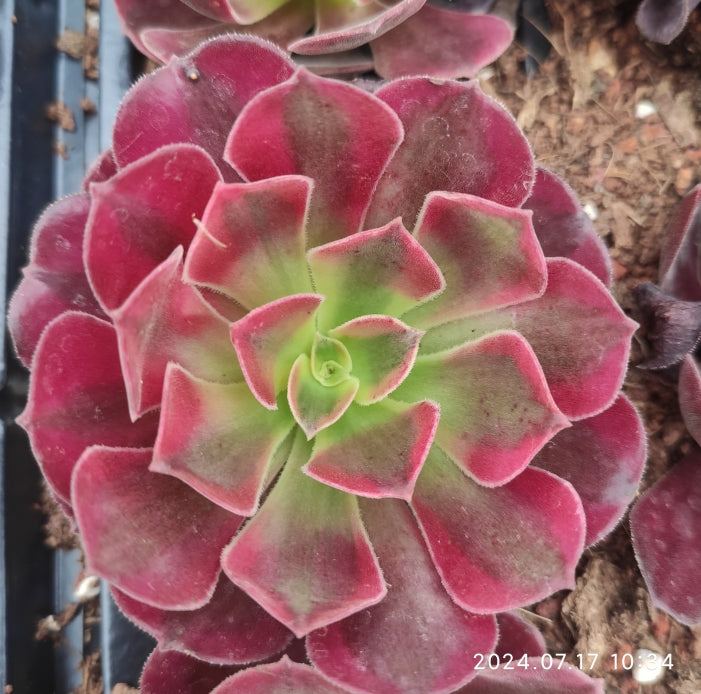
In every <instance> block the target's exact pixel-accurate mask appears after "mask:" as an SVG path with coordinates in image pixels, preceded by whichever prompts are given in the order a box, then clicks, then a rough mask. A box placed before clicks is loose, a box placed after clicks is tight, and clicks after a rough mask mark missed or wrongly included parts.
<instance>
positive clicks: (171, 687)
mask: <svg viewBox="0 0 701 694" xmlns="http://www.w3.org/2000/svg"><path fill="white" fill-rule="evenodd" d="M240 669H241V667H240V666H231V665H229V666H221V665H212V664H211V663H206V662H205V661H204V660H199V659H198V658H193V657H192V656H190V655H187V654H185V653H181V652H180V651H164V650H161V649H160V648H156V649H155V650H154V651H153V652H152V653H151V655H150V656H149V657H148V660H147V661H146V665H144V670H143V673H142V674H141V681H140V682H139V691H140V693H141V694H205V693H207V692H211V691H212V689H214V687H216V686H217V685H218V684H219V683H220V682H222V681H223V680H225V679H226V678H227V677H229V676H231V675H233V674H234V673H235V672H238V671H239V670H240Z"/></svg>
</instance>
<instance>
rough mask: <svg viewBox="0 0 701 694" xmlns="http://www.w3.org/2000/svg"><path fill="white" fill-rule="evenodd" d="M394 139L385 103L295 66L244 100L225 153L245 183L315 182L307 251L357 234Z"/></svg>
mask: <svg viewBox="0 0 701 694" xmlns="http://www.w3.org/2000/svg"><path fill="white" fill-rule="evenodd" d="M401 137H402V127H401V124H400V122H399V120H398V119H397V117H396V115H395V114H394V112H393V111H392V110H391V109H389V108H388V107H387V106H385V104H384V103H382V102H381V101H378V100H377V99H375V98H373V97H372V96H370V95H369V94H367V93H365V92H364V91H362V90H360V89H358V88H357V87H354V86H352V85H349V84H344V83H342V82H335V81H332V80H324V79H321V78H318V77H315V76H313V75H312V74H311V73H309V72H307V71H306V70H304V69H303V68H302V69H300V70H298V72H297V73H296V74H295V76H294V77H293V78H292V79H290V80H288V81H287V82H285V83H284V84H281V85H279V86H278V87H274V88H272V89H269V90H267V91H265V92H263V93H262V94H260V95H259V96H258V97H256V98H255V99H253V100H251V101H250V102H249V104H248V105H247V106H246V108H245V109H244V111H243V112H242V113H241V116H240V118H239V119H238V120H237V121H236V124H235V125H234V128H233V130H232V131H231V135H230V137H229V140H228V142H227V145H226V154H225V156H226V159H227V161H229V162H230V163H231V164H232V165H233V166H234V168H235V169H236V170H237V171H238V172H239V173H240V174H241V175H242V176H243V177H244V178H246V179H248V180H249V181H256V180H259V179H264V178H271V177H274V176H281V175H285V174H301V175H303V176H309V177H310V178H312V179H314V181H315V186H316V187H315V191H314V196H313V199H312V203H311V207H310V210H309V220H308V224H307V238H308V247H313V246H317V245H319V244H321V243H326V242H328V241H333V240H335V239H339V238H343V237H344V236H348V235H349V234H353V233H355V232H356V231H358V230H359V229H360V226H361V223H362V221H363V218H364V216H365V212H366V210H367V208H368V205H369V203H370V196H371V195H372V193H373V191H374V189H375V186H376V184H377V180H378V178H379V177H380V175H381V174H382V172H383V171H384V169H385V167H386V166H387V162H388V161H389V159H390V158H391V157H392V155H393V154H394V152H395V150H396V148H397V145H398V144H399V142H400V140H401ZM261 142H264V143H265V145H266V146H265V149H264V150H263V151H264V152H265V154H264V156H261V154H262V151H261Z"/></svg>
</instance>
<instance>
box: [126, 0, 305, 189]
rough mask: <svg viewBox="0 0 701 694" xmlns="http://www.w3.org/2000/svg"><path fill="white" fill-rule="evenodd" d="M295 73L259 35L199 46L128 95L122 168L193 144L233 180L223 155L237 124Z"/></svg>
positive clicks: (287, 60)
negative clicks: (253, 102)
mask: <svg viewBox="0 0 701 694" xmlns="http://www.w3.org/2000/svg"><path fill="white" fill-rule="evenodd" d="M178 4H181V3H178ZM292 71H293V68H292V64H291V63H290V61H289V59H288V58H287V57H286V56H285V55H284V54H283V53H282V51H280V50H279V49H277V48H276V47H275V46H273V45H271V44H270V43H268V42H267V41H262V40H261V39H258V38H256V37H254V36H227V37H221V38H220V39H218V40H217V41H210V42H206V43H204V44H202V45H200V46H199V47H198V48H197V49H196V50H195V51H194V52H193V53H191V54H190V55H187V56H185V57H184V58H178V59H174V60H172V61H171V62H170V63H169V64H168V65H167V66H166V67H164V68H161V69H160V70H156V71H155V72H153V73H151V74H150V75H148V76H146V77H142V78H141V79H140V80H139V81H138V82H137V83H136V84H135V85H134V87H132V88H131V89H130V90H129V92H127V94H126V96H125V97H124V100H123V101H122V105H121V107H120V109H119V111H118V113H117V120H116V122H115V126H114V135H113V142H114V144H113V147H114V155H115V159H116V160H117V163H118V164H119V165H120V166H125V165H126V164H128V163H130V162H133V161H136V160H137V159H140V158H141V157H144V156H145V155H147V154H149V153H150V152H153V151H154V150H156V149H158V148H159V147H161V146H163V145H167V144H171V143H174V142H189V143H192V144H197V145H200V146H201V147H203V148H204V149H205V150H206V151H207V152H209V154H210V155H211V156H212V157H213V158H214V161H216V162H217V164H218V165H219V166H220V167H221V168H222V171H224V172H225V176H226V178H227V180H232V176H233V177H234V178H235V176H234V172H233V171H231V169H230V167H229V166H227V165H226V164H225V163H224V162H223V161H222V155H223V153H224V145H225V142H226V138H227V137H228V135H229V131H230V130H231V126H232V124H233V122H234V120H235V119H236V117H237V116H238V115H239V113H240V112H241V109H242V108H243V107H244V106H245V105H246V104H247V103H248V102H249V101H250V99H251V98H252V97H253V96H254V95H255V94H257V93H258V92H260V91H262V90H263V89H266V88H267V87H270V86H272V85H274V84H278V83H280V82H283V81H284V80H286V79H287V78H288V77H289V76H290V75H291V74H292Z"/></svg>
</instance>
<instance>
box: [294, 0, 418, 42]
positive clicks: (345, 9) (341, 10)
mask: <svg viewBox="0 0 701 694" xmlns="http://www.w3.org/2000/svg"><path fill="white" fill-rule="evenodd" d="M425 2H426V0H395V1H394V2H389V3H385V2H382V3H378V2H369V1H368V0H335V2H317V3H316V7H317V14H316V27H315V33H314V35H313V36H309V37H304V38H301V39H299V40H298V41H295V42H294V43H292V44H290V50H291V51H294V52H295V53H301V54H303V55H304V54H318V53H333V52H335V51H339V50H347V49H349V48H357V47H358V46H362V45H363V44H366V43H368V41H371V40H372V39H374V38H376V37H377V36H381V35H382V34H384V33H385V32H386V31H389V30H390V29H393V28H394V27H396V26H397V25H398V24H401V23H402V22H404V21H406V19H407V18H408V17H410V16H411V15H412V14H414V13H415V12H417V11H418V10H419V9H421V7H422V6H423V4H424V3H425Z"/></svg>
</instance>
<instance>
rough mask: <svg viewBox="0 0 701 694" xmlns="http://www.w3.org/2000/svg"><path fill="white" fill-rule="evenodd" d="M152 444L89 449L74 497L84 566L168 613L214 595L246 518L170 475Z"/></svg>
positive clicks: (74, 483)
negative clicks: (222, 560)
mask: <svg viewBox="0 0 701 694" xmlns="http://www.w3.org/2000/svg"><path fill="white" fill-rule="evenodd" d="M151 457H152V451H151V449H149V448H146V449H135V448H107V447H105V446H92V447H91V448H89V449H87V450H86V451H85V453H83V455H82V456H81V457H80V460H79V461H78V464H77V465H76V467H75V470H74V472H73V481H72V498H73V505H74V508H75V513H76V518H77V521H78V526H79V528H80V533H81V537H82V539H83V545H84V547H85V554H86V561H87V570H88V572H90V573H94V574H96V575H97V576H101V577H102V578H104V579H106V580H107V581H109V582H110V583H112V584H114V585H115V586H116V587H117V588H118V589H119V590H121V591H123V592H124V593H126V594H127V595H130V596H131V597H133V598H135V599H137V600H140V601H141V602H145V603H147V604H149V605H152V606H153V607H160V608H162V609H165V610H169V609H170V610H194V609H197V608H199V607H202V606H203V605H205V604H206V603H207V602H209V600H210V599H211V597H212V594H213V593H214V588H215V586H216V583H217V579H218V576H219V573H220V565H219V555H220V553H221V551H222V548H223V547H224V546H225V545H226V543H227V542H229V540H230V539H231V537H232V535H233V534H234V533H235V532H236V530H237V529H238V527H239V526H240V525H241V521H242V520H243V519H242V518H241V517H240V516H237V515H235V514H233V513H229V512H228V511H225V510H224V509H223V508H220V507H219V506H217V505H215V504H213V503H211V502H210V501H208V500H207V499H205V498H204V497H203V496H202V495H201V494H198V493H197V492H195V491H193V490H192V489H190V487H188V486H187V485H186V484H183V483H182V482H181V481H180V480H176V479H175V478H174V477H170V476H169V475H159V474H157V473H154V472H150V471H149V469H148V465H149V463H150V461H151Z"/></svg>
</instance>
